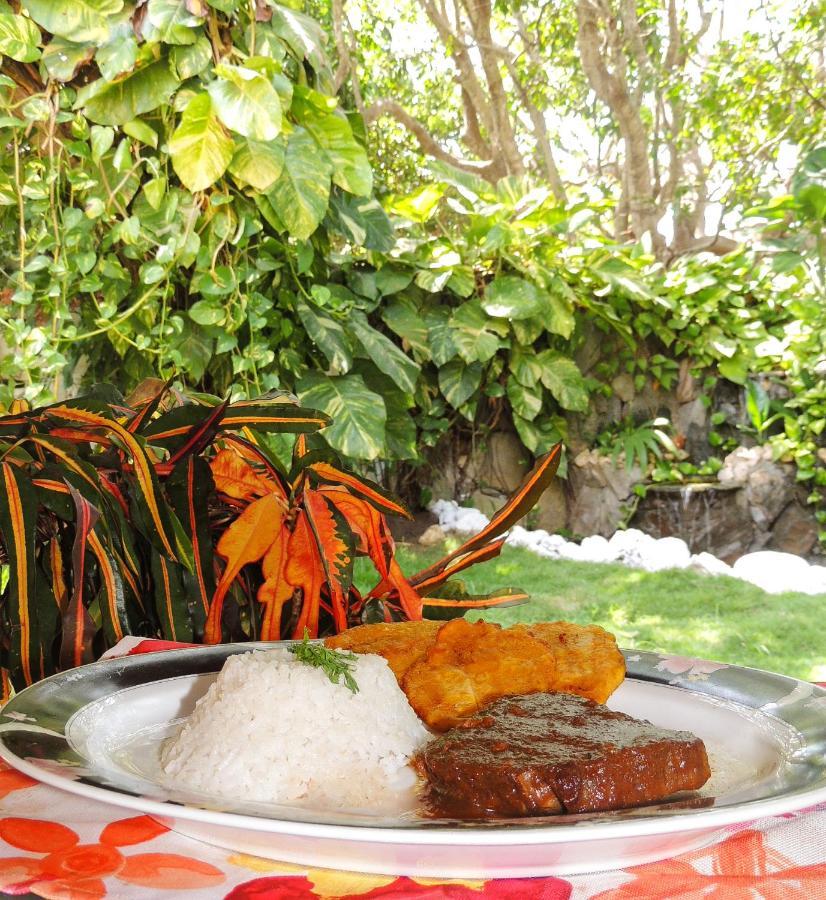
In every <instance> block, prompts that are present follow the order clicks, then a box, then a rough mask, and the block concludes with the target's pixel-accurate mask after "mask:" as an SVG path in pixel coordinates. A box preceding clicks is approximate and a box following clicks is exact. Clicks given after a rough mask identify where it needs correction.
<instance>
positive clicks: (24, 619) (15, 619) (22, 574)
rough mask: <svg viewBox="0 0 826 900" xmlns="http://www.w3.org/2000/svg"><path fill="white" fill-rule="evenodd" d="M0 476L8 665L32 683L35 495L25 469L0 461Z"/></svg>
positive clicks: (35, 642)
mask: <svg viewBox="0 0 826 900" xmlns="http://www.w3.org/2000/svg"><path fill="white" fill-rule="evenodd" d="M0 476H2V490H0V534H2V536H3V546H4V548H5V550H6V556H7V558H8V562H9V581H8V585H7V588H6V590H7V591H8V596H9V602H8V607H7V608H8V610H9V617H10V622H11V647H10V648H9V649H10V652H9V659H10V666H11V670H12V672H14V673H20V674H21V675H22V679H23V684H32V682H33V681H34V680H36V676H35V673H36V668H35V667H36V665H37V662H38V657H39V646H38V640H37V620H36V617H35V614H34V610H33V604H34V596H35V546H36V534H35V526H36V523H37V495H36V493H35V490H34V488H33V486H32V484H31V481H30V480H29V478H28V476H27V475H26V473H25V472H24V471H22V470H21V469H19V468H18V467H17V466H12V465H10V464H9V463H7V462H3V463H0ZM20 686H22V685H21V684H19V683H18V684H15V687H20Z"/></svg>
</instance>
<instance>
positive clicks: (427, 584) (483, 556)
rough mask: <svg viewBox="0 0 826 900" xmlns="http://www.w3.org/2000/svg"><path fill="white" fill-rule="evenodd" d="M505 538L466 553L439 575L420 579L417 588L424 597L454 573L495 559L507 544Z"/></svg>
mask: <svg viewBox="0 0 826 900" xmlns="http://www.w3.org/2000/svg"><path fill="white" fill-rule="evenodd" d="M505 540H506V539H505V538H499V540H497V541H494V542H493V543H492V544H488V545H487V546H486V547H479V548H478V549H477V550H472V551H471V552H470V553H467V554H465V555H464V556H463V557H461V558H460V559H458V560H456V561H455V562H453V563H451V564H450V565H448V566H446V567H445V568H444V569H443V570H442V571H441V572H439V574H438V575H432V576H431V577H430V578H425V579H424V581H419V582H418V583H417V584H416V590H417V591H418V592H419V593H420V594H421V595H422V596H423V597H427V595H428V594H430V593H431V592H432V591H433V590H434V588H438V587H439V585H441V584H444V583H445V582H446V581H447V580H448V579H449V578H453V576H454V575H457V574H458V573H459V572H462V571H463V570H464V569H468V568H470V566H475V565H476V564H477V563H480V562H487V561H488V560H490V559H495V558H496V557H497V556H499V554H500V553H501V552H502V547H504V546H505Z"/></svg>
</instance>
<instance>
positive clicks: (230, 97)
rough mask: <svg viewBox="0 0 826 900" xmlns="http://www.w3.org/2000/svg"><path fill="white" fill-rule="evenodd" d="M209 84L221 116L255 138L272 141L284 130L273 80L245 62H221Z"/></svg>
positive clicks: (214, 103)
mask: <svg viewBox="0 0 826 900" xmlns="http://www.w3.org/2000/svg"><path fill="white" fill-rule="evenodd" d="M215 74H216V75H217V76H218V77H217V78H216V79H215V81H211V82H210V83H209V85H208V86H207V90H208V91H209V95H210V97H212V105H213V108H214V109H215V112H216V113H217V115H218V118H219V119H220V120H221V121H222V122H223V123H224V125H226V126H227V128H229V129H230V131H234V132H236V134H240V135H242V136H243V137H246V138H251V139H252V140H254V141H271V140H273V139H274V138H276V137H278V135H279V134H280V132H281V100H280V99H279V97H278V92H277V91H276V90H275V88H274V87H273V86H272V83H271V82H270V81H269V80H268V79H267V78H265V77H264V76H263V75H262V74H261V73H260V72H256V71H254V70H253V69H247V68H245V67H244V66H228V65H220V66H216V67H215Z"/></svg>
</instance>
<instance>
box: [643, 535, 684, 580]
mask: <svg viewBox="0 0 826 900" xmlns="http://www.w3.org/2000/svg"><path fill="white" fill-rule="evenodd" d="M650 540H651V543H650V544H649V543H646V544H644V545H643V559H642V567H643V568H644V569H646V570H647V571H649V572H661V571H663V569H685V568H687V567H688V564H689V562H690V561H691V551H690V550H689V549H688V544H686V542H685V541H684V540H682V539H681V538H678V537H664V538H660V539H659V540H655V539H653V538H651V539H650Z"/></svg>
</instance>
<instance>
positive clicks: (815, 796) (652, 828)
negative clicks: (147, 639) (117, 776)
mask: <svg viewBox="0 0 826 900" xmlns="http://www.w3.org/2000/svg"><path fill="white" fill-rule="evenodd" d="M291 643H294V642H291V641H275V642H248V643H241V644H219V645H204V646H194V647H182V648H178V649H174V650H158V651H152V652H149V653H141V654H134V655H131V656H123V657H110V658H107V659H101V660H98V661H96V662H93V663H89V664H87V665H85V666H81V667H79V668H78V669H71V670H68V671H66V672H60V673H57V674H56V675H52V676H50V677H49V678H46V679H44V680H42V681H39V682H37V683H35V684H34V685H31V686H30V687H27V688H25V689H24V690H23V691H21V692H20V693H19V694H17V695H16V696H15V697H14V698H12V700H10V701H9V703H7V704H6V706H5V707H4V708H3V709H2V710H0V719H3V724H2V725H0V758H2V759H3V760H4V761H5V762H6V763H7V764H9V765H10V766H12V767H13V768H15V769H17V770H18V771H20V772H22V773H23V774H25V775H28V776H29V777H31V778H33V779H35V780H36V781H38V782H40V783H43V784H46V785H49V786H50V787H54V788H57V789H58V790H62V791H64V792H66V793H70V794H74V795H76V796H80V797H83V798H86V799H90V800H96V801H98V802H102V803H105V804H108V805H110V806H117V807H120V808H124V809H130V810H137V811H139V812H143V813H146V814H149V815H152V816H156V817H158V818H161V819H167V820H169V819H172V820H174V819H186V820H189V821H194V822H201V823H203V824H207V825H215V826H219V827H227V828H231V829H243V830H248V831H255V832H259V833H264V834H272V835H273V836H275V835H279V834H282V835H289V836H294V837H312V838H316V839H322V840H335V841H342V840H343V841H348V842H353V843H380V844H387V845H392V844H401V845H404V844H408V845H412V844H415V845H425V846H426V845H435V844H439V845H450V846H457V847H461V846H475V847H480V846H517V845H523V846H526V845H553V844H562V843H568V842H571V841H574V842H580V841H589V840H612V839H617V838H623V839H634V838H642V837H650V836H653V835H656V834H676V833H685V832H694V831H712V830H718V829H721V828H724V827H726V826H729V825H736V824H742V823H745V822H753V821H755V820H757V819H760V818H763V817H766V816H772V815H777V814H780V813H787V812H795V811H797V810H800V809H804V808H807V807H809V806H815V805H817V804H819V803H823V802H826V766H823V772H822V774H821V779H820V782H819V783H818V784H816V785H814V786H811V787H808V786H804V787H801V788H797V789H794V790H791V791H789V792H786V793H781V794H779V795H776V796H771V797H766V798H755V799H751V800H745V801H741V802H738V803H734V804H730V805H728V806H720V807H709V808H705V809H703V808H700V809H689V810H674V811H672V812H670V813H668V812H661V813H659V814H658V815H649V816H646V815H644V814H643V815H639V816H635V817H633V818H625V819H621V820H620V819H618V820H616V821H611V820H610V819H605V818H600V819H599V820H593V821H588V820H584V821H583V820H580V821H577V822H573V823H570V824H556V823H558V822H559V821H560V817H554V820H555V824H550V825H543V824H535V823H536V819H533V820H532V821H531V823H530V824H525V825H520V824H508V825H496V824H490V823H487V822H480V823H479V824H476V823H469V824H464V823H463V824H462V825H461V826H456V825H451V824H440V823H435V822H434V823H428V824H427V826H426V827H421V823H410V824H400V825H395V826H382V825H375V826H374V825H359V824H340V823H339V824H332V823H322V822H308V821H301V820H295V819H288V818H271V817H266V816H253V815H247V814H244V813H236V812H229V811H217V810H210V809H203V808H200V807H195V806H185V805H180V804H178V803H175V802H173V801H159V800H152V799H149V798H147V797H139V796H135V795H132V794H127V793H123V792H120V791H118V790H117V789H114V788H111V789H110V788H106V787H103V786H98V785H90V784H86V783H83V782H80V781H76V780H72V779H70V778H67V777H64V776H61V774H59V773H56V772H54V771H51V770H48V769H45V768H42V767H40V766H38V765H36V764H33V763H30V762H28V761H27V760H26V759H23V758H21V757H19V756H17V754H15V753H14V752H13V751H12V750H10V749H9V748H8V747H7V746H6V741H5V736H6V734H7V733H8V732H13V731H15V730H16V729H17V730H31V729H30V728H29V729H27V728H26V726H25V723H24V722H20V721H19V720H18V718H16V717H15V714H17V713H19V711H18V709H17V707H19V706H24V705H25V701H26V699H28V698H27V694H28V697H32V696H33V695H34V693H35V691H36V690H37V689H40V690H41V691H42V690H44V688H46V687H47V686H54V685H55V684H57V685H60V684H61V683H62V682H64V681H68V680H73V681H74V680H78V678H82V677H84V676H89V675H92V676H94V675H95V674H98V673H99V672H101V671H104V672H105V671H106V670H107V669H112V670H117V669H118V667H120V668H121V670H123V669H137V670H140V668H141V664H144V666H145V664H146V662H147V661H148V658H150V657H151V658H154V659H156V660H157V659H159V658H161V657H164V658H166V659H167V660H170V658H171V657H170V655H171V654H174V655H175V656H176V657H177V658H179V659H180V658H184V659H185V658H186V657H187V656H190V657H201V656H203V657H212V656H214V657H215V658H216V659H219V658H222V659H226V658H227V657H228V656H230V655H234V654H236V653H244V652H250V651H252V650H262V649H272V648H274V647H280V646H285V645H289V644H291ZM623 653H624V655H625V658H626V662H627V665H628V668H629V674H628V676H627V678H628V680H630V681H639V682H648V683H654V684H659V685H662V686H667V687H671V688H677V689H680V690H684V691H688V692H690V693H693V694H700V695H705V696H711V697H716V698H718V699H724V700H728V701H729V702H734V703H735V704H737V705H740V706H744V707H746V708H750V709H752V710H758V711H760V712H762V713H763V714H764V715H766V716H768V717H770V718H773V719H777V720H779V721H781V722H784V723H785V724H786V725H790V726H791V728H792V729H794V730H795V731H797V732H798V733H800V734H802V735H803V736H804V737H805V732H802V731H801V730H800V728H799V727H798V726H797V725H795V724H794V719H795V713H796V712H799V710H798V707H799V706H800V705H801V703H804V702H805V701H807V700H814V701H816V702H817V703H818V704H820V705H822V706H823V713H822V714H821V716H822V719H823V721H822V722H818V724H819V725H820V727H821V728H822V730H823V734H824V736H826V690H824V689H823V688H820V687H818V686H817V685H815V684H812V683H810V682H804V681H800V680H798V679H795V678H792V677H790V676H787V675H780V674H776V673H771V672H767V671H765V670H762V669H757V668H751V667H746V666H735V665H730V664H722V663H714V662H712V661H708V660H701V659H695V658H690V657H681V656H673V655H668V654H657V653H651V652H649V651H640V650H624V651H623ZM675 660H676V661H680V666H682V665H683V663H691V665H686V666H685V667H684V671H674V668H675V666H674V665H673V663H672V664H671V668H669V664H670V661H675ZM637 664H640V665H637ZM680 666H677V668H679V667H680ZM219 668H220V666H219ZM709 668H711V672H706V671H705V670H707V669H709ZM717 670H721V671H723V670H726V671H728V672H730V673H733V674H735V675H739V674H740V673H744V674H745V676H746V678H747V679H748V678H749V677H752V678H757V679H758V680H759V681H761V682H763V683H764V684H766V685H774V686H776V687H777V688H778V690H779V691H780V695H779V696H778V698H777V701H769V702H768V703H763V704H749V703H744V702H740V701H738V700H736V699H734V700H733V699H732V698H731V689H730V688H728V689H723V690H709V689H708V687H709V686H710V685H713V684H714V683H713V682H712V681H711V680H709V675H711V674H713V672H715V671H717ZM212 671H217V669H213V670H212ZM208 672H209V670H205V671H203V672H199V671H191V672H180V673H178V674H180V675H184V676H186V675H197V674H208ZM658 672H660V673H662V674H658ZM698 672H699V674H697V673H698ZM165 677H166V678H168V677H175V676H169V675H167V676H165ZM160 680H163V679H161V678H149V679H147V680H146V681H144V682H141V684H150V683H152V682H153V681H160ZM701 686H704V687H705V689H702V687H701ZM714 686H715V687H717V685H714ZM783 690H785V691H786V693H785V694H784V693H783ZM796 694H799V695H800V696H799V698H798V699H797V700H788V699H787V698H789V697H794V696H795V695H796ZM98 699H100V698H99V697H95V698H93V699H90V700H89V701H88V702H89V703H91V702H95V701H96V700H98ZM767 706H768V707H774V708H775V711H772V710H770V709H769V710H767V709H766V707H767ZM81 708H82V707H81ZM9 712H11V713H12V717H11V721H10V717H8V713H9ZM75 712H76V711H75ZM777 712H780V713H781V714H780V715H778V714H777ZM24 714H25V713H24ZM790 719H791V720H792V721H789V720H790ZM68 721H69V717H67V718H66V719H65V720H64V728H65V725H66V723H67V722H68ZM68 771H70V770H69V769H67V772H68Z"/></svg>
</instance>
